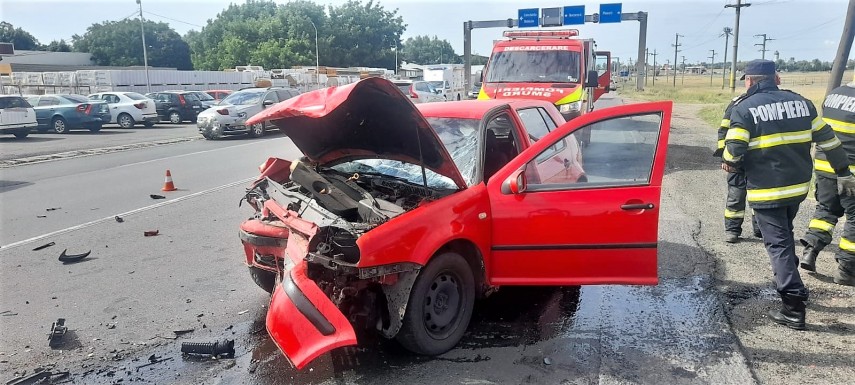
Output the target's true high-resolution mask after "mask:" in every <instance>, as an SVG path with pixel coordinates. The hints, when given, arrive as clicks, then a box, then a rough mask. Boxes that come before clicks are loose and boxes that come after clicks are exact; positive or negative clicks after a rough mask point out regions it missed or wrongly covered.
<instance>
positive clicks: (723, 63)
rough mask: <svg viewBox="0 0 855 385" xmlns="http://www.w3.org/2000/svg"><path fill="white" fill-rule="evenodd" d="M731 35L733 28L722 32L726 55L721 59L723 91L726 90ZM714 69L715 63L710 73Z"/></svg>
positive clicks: (726, 28) (727, 28)
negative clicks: (728, 47) (728, 46)
mask: <svg viewBox="0 0 855 385" xmlns="http://www.w3.org/2000/svg"><path fill="white" fill-rule="evenodd" d="M731 33H733V28H730V27H724V29H723V30H722V34H723V35H724V55H723V56H722V59H721V89H724V85H725V83H727V80H725V76H726V75H725V74H727V69H726V67H727V40H728V38H730V34H731ZM713 68H715V63H713V66H712V68H710V71H712V70H713Z"/></svg>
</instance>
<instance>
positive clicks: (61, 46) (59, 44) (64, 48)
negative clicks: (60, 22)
mask: <svg viewBox="0 0 855 385" xmlns="http://www.w3.org/2000/svg"><path fill="white" fill-rule="evenodd" d="M42 48H44V50H45V51H53V52H71V45H69V44H68V43H67V42H66V41H65V39H60V40H59V41H57V40H54V41H52V42H50V44H48V45H46V46H44V47H42Z"/></svg>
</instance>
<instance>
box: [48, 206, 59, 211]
mask: <svg viewBox="0 0 855 385" xmlns="http://www.w3.org/2000/svg"><path fill="white" fill-rule="evenodd" d="M61 208H62V207H50V208H46V209H45V211H56V210H59V209H61Z"/></svg>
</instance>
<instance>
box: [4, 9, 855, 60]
mask: <svg viewBox="0 0 855 385" xmlns="http://www.w3.org/2000/svg"><path fill="white" fill-rule="evenodd" d="M746 1H748V2H750V3H752V6H750V7H748V8H743V12H742V16H743V17H742V23H741V26H740V28H741V30H740V50H739V59H740V60H750V59H753V58H759V57H760V53H759V52H758V51H757V49H758V48H759V47H755V46H754V44H755V43H758V42H759V41H760V38H756V37H754V36H753V35H756V34H761V33H765V34H767V35H768V36H769V37H771V38H773V39H776V40H773V41H769V42H768V43H767V44H768V46H767V48H768V49H770V51H769V52H767V57H769V56H771V55H772V53H773V52H774V51H775V50H777V51H779V52H780V56H781V58H782V59H789V58H790V57H795V58H796V59H797V60H801V59H806V60H810V59H814V58H819V59H821V60H824V61H831V60H832V59H833V57H834V54H835V52H836V50H837V44H838V41H839V40H840V34H841V32H842V30H843V19H844V17H845V14H846V5H847V1H846V0H746ZM230 2H231V1H227V0H226V1H223V0H204V1H203V0H143V11H144V12H145V13H146V18H150V19H152V20H155V21H163V22H167V23H169V24H170V26H171V27H172V28H174V29H175V30H177V31H178V32H179V33H180V34H182V35H183V34H184V33H186V32H187V31H188V30H191V29H196V30H199V29H201V26H203V25H205V23H206V22H207V20H208V19H212V18H214V17H216V15H217V13H218V12H220V11H221V10H223V9H224V8H225V7H226V6H227V5H228V4H229V3H230ZM235 2H238V3H239V2H241V1H235ZM277 2H283V3H284V2H285V1H283V0H277ZM315 2H316V3H320V4H341V3H343V2H344V0H316V1H315ZM363 2H364V1H363ZM376 2H378V3H380V4H382V5H383V6H384V7H386V8H387V9H395V8H397V9H398V11H399V14H400V15H402V16H403V18H404V22H405V23H406V24H407V30H406V32H405V34H404V39H406V38H407V37H410V36H415V35H430V36H433V35H436V36H437V37H439V38H440V39H446V40H448V41H449V42H451V44H452V46H453V47H454V48H455V50H456V51H457V53H458V54H462V53H463V32H462V31H463V22H464V21H466V20H497V19H507V18H509V17H512V18H513V17H516V15H517V9H518V8H545V7H557V6H564V5H585V7H586V13H587V14H591V13H594V12H596V10H597V9H598V7H599V4H600V3H599V2H591V1H574V0H569V1H568V0H562V1H555V0H542V1H532V0H517V1H509V0H493V1H490V2H484V1H480V0H475V1H471V2H465V1H461V0H453V1H450V0H432V1H429V0H378V1H376ZM607 2H614V0H607ZM735 2H736V0H729V1H726V0H682V1H680V0H659V1H656V0H652V1H624V2H623V11H624V12H627V13H629V12H638V11H647V12H649V14H650V21H649V24H648V25H649V29H648V39H647V43H648V44H647V45H648V47H649V48H650V51H651V52H653V50H654V49H656V51H657V52H658V53H662V56H659V58H660V59H662V61H663V62H664V60H666V59H668V58H670V60H672V61H673V57H674V49H673V47H672V46H671V45H672V44H673V43H674V38H675V33H679V34H681V35H684V37H683V38H681V41H680V43H681V44H682V45H683V46H682V47H681V49H682V52H680V53H679V55H680V56H682V55H685V56H686V60H687V61H688V62H697V61H704V60H707V61H708V59H706V58H707V57H709V55H710V52H709V50H711V49H714V50H715V51H716V55H717V56H716V61H718V60H720V58H721V53H722V52H723V50H724V45H725V44H724V38H723V37H719V35H720V34H721V30H722V28H723V27H726V26H731V27H732V26H733V23H734V10H733V8H727V9H725V8H724V5H725V4H727V3H735ZM135 12H137V5H136V2H135V0H62V1H56V0H53V1H50V0H2V1H0V20H3V21H7V22H10V23H12V24H13V25H15V26H16V27H21V28H23V29H25V30H26V31H28V32H30V33H32V34H33V35H34V36H35V37H36V38H37V39H38V40H39V41H40V42H41V43H49V42H50V41H51V40H55V39H66V40H68V39H70V37H71V36H72V35H74V34H83V33H84V32H85V31H86V28H87V27H88V26H89V25H91V24H93V23H96V22H101V21H104V20H118V19H122V18H124V17H135V16H136V15H135ZM579 29H580V31H581V35H582V36H583V37H592V38H594V39H596V41H597V44H598V46H599V48H600V49H602V50H609V51H612V54H613V55H614V56H619V57H621V60H622V61H624V60H626V59H628V58H630V57H631V58H633V60H635V59H636V58H635V56H636V52H637V44H638V22H624V23H621V24H611V25H605V24H604V25H596V24H587V25H585V26H582V27H581V28H579ZM501 33H502V29H480V30H474V31H473V52H474V53H481V54H489V52H490V47H491V45H492V41H493V39H496V38H498V37H500V36H501ZM321 34H323V31H321ZM728 50H731V48H728ZM731 52H732V51H731ZM729 55H730V53H729ZM850 57H851V56H850ZM321 64H323V63H321Z"/></svg>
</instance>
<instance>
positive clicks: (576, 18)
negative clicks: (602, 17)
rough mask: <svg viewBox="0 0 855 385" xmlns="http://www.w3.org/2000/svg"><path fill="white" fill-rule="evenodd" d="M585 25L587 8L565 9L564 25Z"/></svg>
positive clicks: (569, 7)
mask: <svg viewBox="0 0 855 385" xmlns="http://www.w3.org/2000/svg"><path fill="white" fill-rule="evenodd" d="M574 24H585V6H584V5H573V6H567V7H564V25H574Z"/></svg>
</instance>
